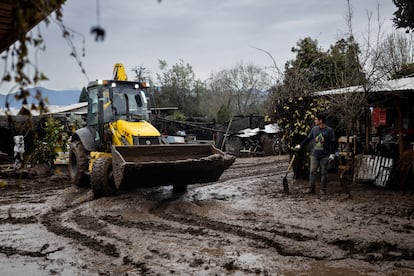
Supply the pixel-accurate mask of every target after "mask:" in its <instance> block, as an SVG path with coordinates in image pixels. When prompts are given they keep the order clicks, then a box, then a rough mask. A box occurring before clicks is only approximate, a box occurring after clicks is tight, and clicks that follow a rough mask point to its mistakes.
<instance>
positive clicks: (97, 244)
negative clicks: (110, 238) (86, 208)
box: [40, 206, 120, 257]
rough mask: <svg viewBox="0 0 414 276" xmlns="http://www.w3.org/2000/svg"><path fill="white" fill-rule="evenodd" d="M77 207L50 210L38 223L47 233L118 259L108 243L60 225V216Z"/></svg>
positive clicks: (112, 247)
mask: <svg viewBox="0 0 414 276" xmlns="http://www.w3.org/2000/svg"><path fill="white" fill-rule="evenodd" d="M75 207H77V206H71V207H66V208H62V209H58V210H52V211H51V212H49V213H47V214H44V215H43V216H42V217H41V220H40V222H41V223H42V224H43V225H44V226H45V227H46V229H47V230H48V231H49V232H52V233H54V234H55V235H57V236H62V237H65V238H69V239H72V240H75V241H77V242H79V244H81V245H83V246H85V247H87V248H89V249H91V250H93V251H97V252H100V253H103V254H105V255H107V256H110V257H119V256H120V253H119V250H118V248H117V247H116V246H115V245H114V244H112V243H109V242H104V241H103V240H98V239H95V238H93V237H90V236H88V235H86V234H83V233H81V232H79V231H76V230H74V229H72V228H69V227H66V226H63V225H62V221H61V214H62V213H64V212H67V211H69V210H70V209H72V208H75Z"/></svg>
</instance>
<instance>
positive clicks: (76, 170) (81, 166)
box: [68, 141, 89, 186]
mask: <svg viewBox="0 0 414 276" xmlns="http://www.w3.org/2000/svg"><path fill="white" fill-rule="evenodd" d="M88 156H89V153H88V152H87V151H86V150H85V148H84V147H83V145H82V142H81V141H74V142H73V143H71V145H70V149H69V164H68V165H69V166H68V169H69V175H70V178H71V180H72V182H73V183H74V184H75V185H76V186H89V175H88V163H89V160H88Z"/></svg>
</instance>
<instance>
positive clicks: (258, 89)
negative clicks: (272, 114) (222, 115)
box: [206, 63, 270, 115]
mask: <svg viewBox="0 0 414 276" xmlns="http://www.w3.org/2000/svg"><path fill="white" fill-rule="evenodd" d="M208 83H209V84H208V85H209V90H210V93H211V94H210V96H212V97H210V100H211V98H215V100H214V101H212V102H216V103H217V104H214V106H215V109H216V110H215V112H216V114H217V113H218V111H219V110H220V108H226V109H228V111H229V112H230V113H231V114H232V115H234V114H238V115H249V114H263V113H264V109H263V104H264V101H265V99H266V97H267V92H268V90H269V88H270V76H269V74H268V73H267V72H266V71H265V70H264V69H263V68H261V67H258V66H256V65H253V64H248V65H244V64H243V63H240V64H238V65H236V66H234V67H233V68H230V69H223V70H221V71H220V72H218V73H216V74H212V76H211V77H210V79H209V81H208ZM206 106H210V107H209V108H210V111H209V112H210V114H211V112H213V113H214V111H213V110H212V109H211V107H212V105H211V104H206ZM213 109H214V108H213Z"/></svg>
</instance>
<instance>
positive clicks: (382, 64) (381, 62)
mask: <svg viewBox="0 0 414 276" xmlns="http://www.w3.org/2000/svg"><path fill="white" fill-rule="evenodd" d="M413 39H414V36H413V34H406V33H392V34H390V35H388V36H387V37H386V38H385V40H384V41H383V42H382V43H381V45H380V46H381V48H380V51H381V55H380V57H379V59H378V70H379V73H380V74H381V75H382V76H384V78H385V79H392V78H395V77H396V76H398V74H399V73H400V72H401V71H402V70H403V69H404V68H405V67H406V66H407V65H409V64H412V63H414V40H413Z"/></svg>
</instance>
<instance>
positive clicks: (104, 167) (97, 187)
mask: <svg viewBox="0 0 414 276" xmlns="http://www.w3.org/2000/svg"><path fill="white" fill-rule="evenodd" d="M91 187H92V191H93V195H94V197H95V198H100V197H103V196H111V195H115V194H116V186H115V181H114V175H113V172H112V159H111V158H108V157H100V158H98V159H96V160H95V162H94V163H93V168H92V172H91Z"/></svg>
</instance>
